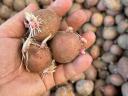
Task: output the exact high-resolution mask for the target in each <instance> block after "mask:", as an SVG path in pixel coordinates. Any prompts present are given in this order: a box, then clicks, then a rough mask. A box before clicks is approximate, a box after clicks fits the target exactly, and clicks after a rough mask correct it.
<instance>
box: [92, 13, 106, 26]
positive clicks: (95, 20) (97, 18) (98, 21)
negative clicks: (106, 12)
mask: <svg viewBox="0 0 128 96" xmlns="http://www.w3.org/2000/svg"><path fill="white" fill-rule="evenodd" d="M103 20H104V17H103V15H102V14H101V13H98V12H97V13H94V14H93V15H92V18H91V22H92V24H93V25H95V26H96V27H99V26H101V25H102V23H103Z"/></svg>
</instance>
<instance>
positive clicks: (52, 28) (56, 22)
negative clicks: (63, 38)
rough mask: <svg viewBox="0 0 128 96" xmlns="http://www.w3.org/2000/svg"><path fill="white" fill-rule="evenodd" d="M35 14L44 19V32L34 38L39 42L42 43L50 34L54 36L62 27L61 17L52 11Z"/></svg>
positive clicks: (41, 11) (42, 10)
mask: <svg viewBox="0 0 128 96" xmlns="http://www.w3.org/2000/svg"><path fill="white" fill-rule="evenodd" d="M34 14H35V16H38V17H39V18H41V19H42V24H41V27H40V29H41V31H42V32H40V33H38V34H36V35H35V37H34V38H35V39H36V40H37V41H42V40H44V39H45V38H46V37H48V36H49V35H50V33H51V34H52V36H54V35H55V34H56V32H57V31H58V29H59V26H60V17H59V16H58V15H57V14H56V13H55V12H54V11H53V10H50V9H41V10H38V11H35V12H34Z"/></svg>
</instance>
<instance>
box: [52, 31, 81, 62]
mask: <svg viewBox="0 0 128 96" xmlns="http://www.w3.org/2000/svg"><path fill="white" fill-rule="evenodd" d="M50 47H51V51H52V55H53V58H54V59H55V60H56V62H58V63H69V62H71V61H72V60H74V59H75V58H76V57H77V56H78V55H79V53H80V49H81V48H82V42H81V40H80V37H79V36H78V35H77V34H76V33H73V32H66V31H60V32H58V33H57V34H56V35H55V37H54V38H53V39H52V40H51V42H50Z"/></svg>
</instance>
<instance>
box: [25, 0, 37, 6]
mask: <svg viewBox="0 0 128 96" xmlns="http://www.w3.org/2000/svg"><path fill="white" fill-rule="evenodd" d="M25 3H26V6H27V5H29V4H31V3H34V4H36V5H37V6H38V7H39V4H38V2H37V0H25Z"/></svg>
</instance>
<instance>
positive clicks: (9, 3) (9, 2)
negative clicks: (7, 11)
mask: <svg viewBox="0 0 128 96" xmlns="http://www.w3.org/2000/svg"><path fill="white" fill-rule="evenodd" d="M13 2H14V0H3V3H4V4H5V5H7V6H8V7H10V8H12V7H13Z"/></svg>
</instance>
